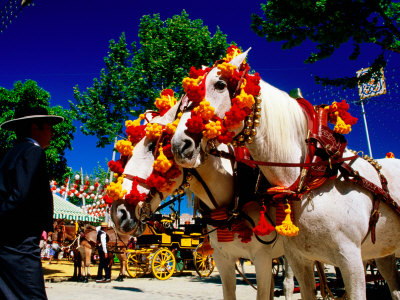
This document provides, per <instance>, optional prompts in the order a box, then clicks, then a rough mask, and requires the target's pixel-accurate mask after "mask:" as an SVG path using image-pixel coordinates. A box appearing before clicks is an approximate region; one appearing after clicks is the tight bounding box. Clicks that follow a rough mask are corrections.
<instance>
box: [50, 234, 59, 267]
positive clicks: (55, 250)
mask: <svg viewBox="0 0 400 300" xmlns="http://www.w3.org/2000/svg"><path fill="white" fill-rule="evenodd" d="M60 234H61V233H60V232H59V231H55V232H53V233H52V235H51V236H52V238H51V240H52V242H51V247H50V259H49V262H48V263H47V264H49V265H50V264H51V262H52V261H53V259H55V261H56V263H58V256H59V254H60V252H61V245H60V241H59V239H60Z"/></svg>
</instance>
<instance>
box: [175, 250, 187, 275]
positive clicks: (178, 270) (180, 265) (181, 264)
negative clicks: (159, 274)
mask: <svg viewBox="0 0 400 300" xmlns="http://www.w3.org/2000/svg"><path fill="white" fill-rule="evenodd" d="M175 260H176V265H175V275H181V274H182V273H183V270H185V266H186V262H185V260H184V259H183V258H182V253H181V251H177V252H176V253H175Z"/></svg>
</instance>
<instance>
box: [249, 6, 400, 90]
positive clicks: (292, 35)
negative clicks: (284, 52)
mask: <svg viewBox="0 0 400 300" xmlns="http://www.w3.org/2000/svg"><path fill="white" fill-rule="evenodd" d="M261 8H262V10H263V11H264V13H263V15H262V16H259V15H254V14H253V15H252V25H251V26H252V29H253V31H254V32H256V33H257V34H258V35H259V36H261V37H265V38H266V39H267V40H268V41H283V42H284V43H283V45H282V48H283V49H290V48H293V47H295V46H299V45H300V44H302V43H303V42H304V41H306V40H307V39H309V40H311V41H313V42H315V43H316V50H317V51H316V52H312V53H310V55H309V57H308V58H307V59H306V61H305V62H306V63H314V62H317V61H319V60H321V59H324V58H327V57H330V56H331V55H332V54H333V53H334V52H335V50H336V49H337V48H339V47H340V46H341V45H342V44H344V43H347V42H349V41H351V42H352V44H353V49H352V52H351V53H350V55H349V59H351V60H355V59H357V57H358V56H359V55H360V53H361V45H362V44H375V45H377V46H379V47H380V49H381V53H380V54H379V55H378V56H377V57H376V58H375V60H374V62H373V64H372V65H371V69H370V72H368V73H367V74H366V75H365V76H363V78H362V82H367V81H369V80H370V78H371V77H372V76H374V77H376V76H378V73H379V69H380V68H382V67H385V65H386V62H385V59H384V53H385V51H394V52H397V53H399V52H400V30H399V24H400V4H399V3H395V2H392V1H390V0H308V1H294V0H268V1H267V3H265V4H261ZM316 80H317V82H320V83H322V84H325V85H336V86H343V87H345V88H346V87H354V86H356V85H357V82H358V79H357V78H356V77H343V78H336V79H329V78H320V77H318V76H316Z"/></svg>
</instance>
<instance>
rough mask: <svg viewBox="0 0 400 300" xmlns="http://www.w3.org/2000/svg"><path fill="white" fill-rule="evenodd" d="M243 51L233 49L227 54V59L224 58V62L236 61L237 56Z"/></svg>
mask: <svg viewBox="0 0 400 300" xmlns="http://www.w3.org/2000/svg"><path fill="white" fill-rule="evenodd" d="M240 53H242V51H240V49H239V48H237V47H233V48H231V49H230V51H229V52H228V53H227V54H226V57H224V60H226V61H231V60H232V59H234V58H235V57H236V56H238V55H239V54H240Z"/></svg>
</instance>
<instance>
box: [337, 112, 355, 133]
mask: <svg viewBox="0 0 400 300" xmlns="http://www.w3.org/2000/svg"><path fill="white" fill-rule="evenodd" d="M333 131H335V132H337V133H340V134H348V133H349V132H350V131H351V125H347V124H346V123H345V122H344V121H343V120H342V118H341V117H339V116H338V117H337V120H336V125H335V127H334V128H333Z"/></svg>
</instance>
